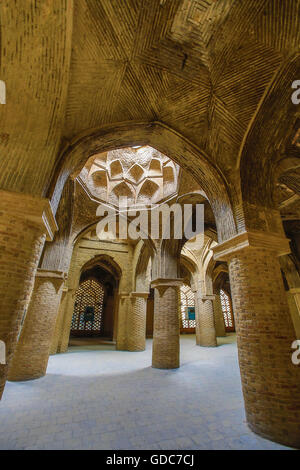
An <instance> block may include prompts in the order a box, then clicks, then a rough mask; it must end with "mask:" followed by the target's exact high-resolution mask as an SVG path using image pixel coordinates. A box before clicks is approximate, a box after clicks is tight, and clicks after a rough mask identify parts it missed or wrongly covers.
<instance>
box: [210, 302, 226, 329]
mask: <svg viewBox="0 0 300 470" xmlns="http://www.w3.org/2000/svg"><path fill="white" fill-rule="evenodd" d="M213 304H214V320H215V329H216V336H217V337H218V336H226V330H225V322H224V315H223V311H222V305H221V299H220V295H219V294H215V299H214V301H213Z"/></svg>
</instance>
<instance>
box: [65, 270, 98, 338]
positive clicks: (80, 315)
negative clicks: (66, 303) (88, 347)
mask: <svg viewBox="0 0 300 470" xmlns="http://www.w3.org/2000/svg"><path fill="white" fill-rule="evenodd" d="M104 293H105V291H104V288H103V286H102V284H100V282H97V281H95V280H94V279H87V280H86V281H84V282H82V283H81V284H80V286H79V287H78V289H77V292H76V300H75V306H74V313H73V318H72V325H71V334H74V335H80V336H85V335H86V336H93V335H95V334H99V333H100V332H101V329H102V320H103V303H104Z"/></svg>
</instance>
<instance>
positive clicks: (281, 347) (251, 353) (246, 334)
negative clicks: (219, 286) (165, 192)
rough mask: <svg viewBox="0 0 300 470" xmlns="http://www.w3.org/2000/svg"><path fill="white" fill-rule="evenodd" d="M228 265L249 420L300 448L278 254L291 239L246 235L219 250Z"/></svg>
mask: <svg viewBox="0 0 300 470" xmlns="http://www.w3.org/2000/svg"><path fill="white" fill-rule="evenodd" d="M213 250H214V253H215V259H217V260H226V261H227V262H228V265H229V276H230V284H231V292H232V299H233V305H234V311H235V321H236V332H237V343H238V354H239V364H240V373H241V381H242V388H243V394H244V401H245V409H246V416H247V421H248V424H249V426H250V428H251V429H252V430H253V431H254V432H256V433H258V434H260V435H261V436H264V437H266V438H268V439H271V440H274V441H277V442H280V443H283V444H285V445H289V446H294V447H300V368H299V367H298V366H295V365H293V363H292V361H291V353H292V349H291V344H292V341H293V340H294V339H295V334H294V330H293V325H292V321H291V317H290V314H289V309H288V304H287V297H286V293H285V290H284V286H283V281H282V276H281V272H280V265H279V260H278V257H277V256H278V255H282V254H286V253H288V252H289V244H288V240H287V239H285V238H283V237H279V236H275V235H272V234H266V233H259V232H243V233H242V234H240V235H238V236H236V237H234V238H232V239H230V240H227V241H226V242H224V243H223V244H221V245H219V246H217V247H215V248H214V249H213Z"/></svg>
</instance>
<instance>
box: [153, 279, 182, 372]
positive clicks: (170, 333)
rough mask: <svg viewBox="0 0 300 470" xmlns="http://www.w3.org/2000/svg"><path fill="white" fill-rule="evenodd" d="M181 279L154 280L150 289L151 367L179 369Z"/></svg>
mask: <svg viewBox="0 0 300 470" xmlns="http://www.w3.org/2000/svg"><path fill="white" fill-rule="evenodd" d="M181 284H182V279H156V280H154V281H152V283H151V287H153V288H154V289H155V293H154V329H153V345H152V367H155V368H157V369H176V368H177V367H179V363H180V358H179V350H180V342H179V334H180V329H179V315H178V294H177V290H178V287H180V286H181Z"/></svg>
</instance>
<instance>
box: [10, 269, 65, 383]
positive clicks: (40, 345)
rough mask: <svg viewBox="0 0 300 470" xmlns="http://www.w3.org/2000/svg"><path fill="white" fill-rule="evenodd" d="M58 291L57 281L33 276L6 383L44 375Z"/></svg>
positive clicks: (59, 281) (59, 284)
mask: <svg viewBox="0 0 300 470" xmlns="http://www.w3.org/2000/svg"><path fill="white" fill-rule="evenodd" d="M61 288H62V280H60V279H55V278H50V277H39V276H36V278H35V284H34V289H33V293H32V296H31V300H30V303H29V307H28V312H27V315H26V319H25V323H24V327H23V328H22V332H21V335H20V338H19V341H18V344H17V346H16V350H15V353H14V357H13V359H12V362H11V365H10V367H9V372H8V379H9V380H12V381H21V380H31V379H36V378H38V377H42V376H43V375H45V374H46V369H47V365H48V359H49V352H50V346H51V341H52V336H53V332H54V327H55V321H56V317H57V313H58V308H59V303H60V297H61Z"/></svg>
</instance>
